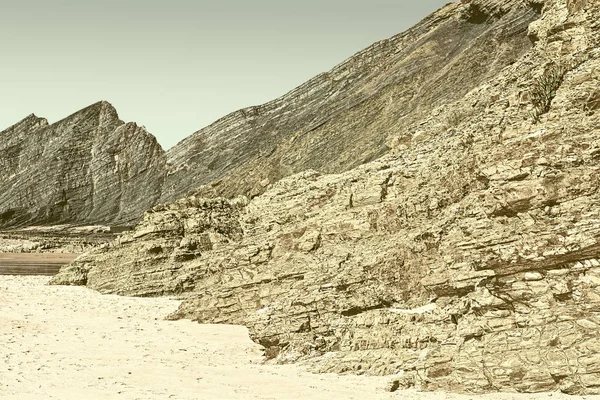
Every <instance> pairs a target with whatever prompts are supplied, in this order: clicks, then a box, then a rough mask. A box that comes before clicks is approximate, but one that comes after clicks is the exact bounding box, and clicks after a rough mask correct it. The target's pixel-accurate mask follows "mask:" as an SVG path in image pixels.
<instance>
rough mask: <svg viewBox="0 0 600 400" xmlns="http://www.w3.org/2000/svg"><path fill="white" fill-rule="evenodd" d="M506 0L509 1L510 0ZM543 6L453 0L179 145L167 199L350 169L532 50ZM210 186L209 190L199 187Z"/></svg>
mask: <svg viewBox="0 0 600 400" xmlns="http://www.w3.org/2000/svg"><path fill="white" fill-rule="evenodd" d="M500 3H501V4H500ZM538 17H539V6H536V5H535V4H529V3H526V2H522V1H515V0H511V1H502V2H499V1H487V2H473V3H471V4H466V5H465V4H459V3H452V4H449V5H447V6H446V7H444V8H442V9H441V10H439V11H438V12H436V13H434V14H432V15H430V16H429V17H427V18H425V19H424V20H423V21H422V22H420V23H419V24H417V25H416V26H415V27H413V28H411V29H409V30H408V31H406V32H404V33H401V34H398V35H396V36H394V37H392V38H390V39H386V40H382V41H380V42H377V43H375V44H374V45H372V46H371V47H369V48H367V49H365V50H363V51H361V52H359V53H358V54H356V55H354V56H353V57H351V58H349V59H348V60H346V61H344V62H343V63H341V64H339V65H338V66H336V67H335V68H333V69H332V70H331V71H329V72H326V73H323V74H321V75H319V76H317V77H315V78H314V79H312V80H310V81H308V82H307V83H305V84H303V85H302V86H300V87H298V88H296V89H295V90H293V91H291V92H290V93H288V94H286V95H285V96H283V97H281V98H279V99H276V100H274V101H272V102H270V103H267V104H264V105H262V106H258V107H250V108H246V109H243V110H240V111H238V112H236V113H233V114H231V115H228V116H226V117H225V118H223V119H221V120H219V121H217V122H215V123H214V124H212V125H210V126H208V127H206V128H204V129H202V130H200V131H198V132H196V133H195V134H193V135H191V136H190V137H188V138H187V139H185V140H184V141H182V142H181V143H179V144H178V145H176V146H175V147H174V148H172V149H171V150H169V152H168V159H169V163H170V164H171V166H172V168H171V169H170V171H169V174H168V177H167V183H166V185H165V188H164V190H163V194H162V197H161V202H167V201H174V200H176V199H178V198H180V197H181V196H182V195H184V194H186V193H188V192H196V193H198V194H200V195H203V196H211V197H212V196H224V197H234V196H236V195H246V196H249V197H252V196H255V195H257V194H259V193H262V192H263V191H264V190H265V188H266V187H267V186H268V184H270V183H273V182H276V181H277V180H278V179H280V178H282V177H284V176H287V175H290V174H292V173H296V172H301V171H304V170H306V169H314V170H317V171H319V172H322V173H335V172H341V171H345V170H347V169H350V168H353V167H356V166H358V165H360V164H363V163H365V162H368V161H370V160H373V159H375V158H377V157H379V156H381V155H383V154H384V153H385V152H386V151H387V150H388V149H389V146H390V145H392V144H391V143H390V140H393V139H394V138H397V137H398V134H400V133H405V134H412V133H415V131H417V130H418V129H419V128H418V127H415V123H416V122H418V121H420V120H421V119H423V118H424V117H426V116H428V115H429V114H430V113H431V112H432V110H433V109H434V108H435V107H437V106H439V105H442V104H444V103H447V102H449V101H454V100H456V99H458V98H460V97H462V96H463V95H464V94H465V93H467V92H468V91H469V90H470V89H472V88H474V87H476V86H478V85H479V84H481V83H482V82H485V81H486V80H488V79H490V78H491V77H493V76H494V75H495V74H497V73H498V72H499V71H500V70H501V69H502V68H504V67H505V66H507V65H509V64H510V63H512V62H514V61H515V60H516V59H518V58H519V57H520V56H521V55H522V54H523V53H524V52H526V51H527V50H528V49H529V48H530V46H531V42H530V40H529V39H528V37H527V35H526V30H527V25H528V24H529V23H530V22H531V21H533V20H534V19H536V18H538ZM202 185H204V187H202V189H201V190H199V191H196V189H197V188H198V187H200V186H202Z"/></svg>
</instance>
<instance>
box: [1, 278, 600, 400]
mask: <svg viewBox="0 0 600 400" xmlns="http://www.w3.org/2000/svg"><path fill="white" fill-rule="evenodd" d="M48 279H49V278H48V277H39V276H0V398H1V399H3V400H8V399H23V400H34V399H40V400H41V399H44V400H47V399H60V400H70V399H73V400H74V399H77V400H82V399H86V400H88V399H132V400H133V399H140V400H152V399H157V400H158V399H160V400H163V399H181V400H184V399H185V400H187V399H190V400H191V399H361V400H365V399H407V400H417V399H421V400H434V399H452V400H467V399H490V400H492V399H494V400H495V399H523V400H524V399H578V398H586V399H591V398H593V397H594V396H585V397H572V396H566V395H562V394H560V393H545V394H537V395H527V394H524V395H518V394H495V395H486V396H475V395H455V394H444V393H420V392H416V391H404V392H394V393H389V392H386V391H385V390H384V388H385V386H386V384H387V382H388V380H389V379H388V378H385V377H365V376H337V375H332V374H325V375H316V374H311V373H308V372H306V371H304V370H303V369H302V368H301V367H299V366H292V365H286V366H275V365H263V364H262V351H261V348H260V346H258V345H257V344H255V343H253V342H252V341H251V340H250V339H249V337H248V332H247V330H246V328H244V327H240V326H227V325H200V324H197V323H193V322H191V321H165V320H163V319H162V318H163V317H164V316H166V315H167V314H169V313H170V312H172V311H174V310H175V309H176V308H177V307H178V305H179V301H176V300H171V299H166V298H158V299H149V298H127V297H119V296H103V295H100V294H98V293H96V292H94V291H91V290H89V289H86V288H82V287H60V286H59V287H57V286H46V285H45V283H46V282H47V281H48Z"/></svg>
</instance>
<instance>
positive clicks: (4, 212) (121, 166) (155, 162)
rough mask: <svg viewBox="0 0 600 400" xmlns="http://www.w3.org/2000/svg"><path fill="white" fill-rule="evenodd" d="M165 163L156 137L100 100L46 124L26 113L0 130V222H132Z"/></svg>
mask: <svg viewBox="0 0 600 400" xmlns="http://www.w3.org/2000/svg"><path fill="white" fill-rule="evenodd" d="M165 164H166V157H165V154H164V151H163V150H162V148H161V147H160V145H159V144H158V143H157V142H156V139H155V138H154V137H153V136H152V135H150V134H149V133H148V132H146V130H145V129H144V128H142V127H138V126H137V125H136V124H134V123H127V124H125V123H124V122H123V121H121V120H119V118H118V116H117V112H116V111H115V109H114V108H113V107H112V106H111V105H110V104H109V103H107V102H99V103H96V104H94V105H92V106H90V107H87V108H85V109H83V110H81V111H79V112H77V113H75V114H73V115H71V116H69V117H67V118H65V119H63V120H61V121H59V122H56V123H54V124H52V125H48V122H47V121H46V120H45V119H43V118H38V117H36V116H35V115H30V116H29V117H27V118H25V119H24V120H22V121H21V122H19V123H17V124H16V125H14V126H12V127H10V128H8V129H7V130H5V131H3V132H0V187H1V188H2V190H1V191H0V226H11V225H28V224H59V223H114V224H126V223H131V222H136V221H138V220H139V217H140V215H141V214H142V213H143V212H144V211H145V210H147V209H148V208H150V207H152V206H153V205H154V204H156V202H157V200H158V198H159V197H160V194H161V188H162V184H163V181H164V176H165Z"/></svg>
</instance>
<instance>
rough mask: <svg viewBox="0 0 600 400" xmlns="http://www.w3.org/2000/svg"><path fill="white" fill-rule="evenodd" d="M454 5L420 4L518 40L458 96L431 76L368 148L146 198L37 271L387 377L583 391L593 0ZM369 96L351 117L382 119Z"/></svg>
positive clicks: (458, 386)
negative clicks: (254, 192)
mask: <svg viewBox="0 0 600 400" xmlns="http://www.w3.org/2000/svg"><path fill="white" fill-rule="evenodd" d="M462 3H463V4H453V5H451V6H449V7H448V8H446V9H444V10H442V11H441V12H440V13H441V14H439V13H438V14H436V15H438V16H439V15H446V14H445V13H447V14H448V15H447V16H446V19H447V21H450V20H451V19H454V20H455V21H459V20H460V21H466V22H461V23H465V24H466V23H469V24H473V25H475V26H476V27H478V28H476V27H475V28H472V29H480V30H481V35H483V36H482V37H483V38H485V32H488V31H489V30H490V29H492V30H493V29H497V31H496V32H497V34H498V35H500V34H499V33H498V32H504V31H503V29H506V30H507V32H514V34H515V35H516V36H515V38H517V37H519V38H520V39H518V40H517V39H515V43H520V41H521V40H524V39H523V36H525V35H526V37H527V38H529V39H530V40H531V41H532V42H534V43H535V46H534V47H533V48H532V49H531V50H530V51H528V52H526V53H525V54H522V55H518V54H517V55H515V54H514V49H506V51H507V52H509V53H511V54H513V56H514V57H516V58H515V59H514V60H513V62H512V64H511V65H509V66H507V67H505V68H502V70H501V71H500V72H499V73H496V74H495V76H493V77H490V78H489V79H487V80H485V81H479V82H478V83H479V84H478V85H477V87H475V88H473V89H472V90H469V91H468V93H466V94H465V95H464V96H462V97H460V98H458V95H460V94H462V92H461V91H460V90H461V89H462V88H460V89H459V87H460V82H462V81H461V80H453V77H456V79H458V75H457V76H455V75H453V73H452V71H451V70H446V74H445V75H444V74H440V75H439V80H438V84H439V85H440V86H444V85H449V86H448V87H454V88H455V90H456V93H455V96H457V98H456V101H454V102H451V103H449V102H448V97H445V98H444V97H441V98H440V102H439V103H435V104H436V105H437V107H434V108H433V109H432V111H431V113H429V114H428V115H423V114H422V113H420V112H419V110H418V107H417V106H416V105H415V107H417V109H416V110H412V111H411V110H406V111H405V113H406V116H405V117H403V118H401V120H403V119H406V120H407V121H411V120H412V121H413V122H406V124H407V125H402V124H401V123H400V122H398V124H399V125H396V126H399V127H402V129H400V128H398V130H397V131H395V132H391V131H388V135H389V137H387V139H386V140H387V142H388V143H389V144H390V145H391V146H392V147H393V151H392V152H391V153H390V154H388V155H385V156H383V157H380V158H378V159H377V160H375V161H371V162H368V163H366V164H364V165H361V166H358V167H356V168H353V169H351V170H348V171H345V172H342V173H339V174H330V175H327V174H322V173H319V172H315V171H310V170H308V171H304V172H302V173H299V174H296V175H293V176H290V177H287V178H284V179H282V180H279V181H278V182H277V183H274V184H272V185H270V186H269V187H268V188H267V190H266V191H265V192H264V193H263V194H261V195H259V196H256V197H254V198H252V199H250V200H247V199H246V198H244V197H240V198H237V199H235V200H226V199H222V198H217V199H201V198H198V197H189V198H187V199H183V200H180V201H177V202H175V203H173V204H170V205H167V206H161V207H158V208H155V209H153V210H152V211H150V212H147V213H146V214H145V216H144V219H143V221H142V223H141V224H140V225H139V226H138V227H137V228H136V229H135V230H134V231H133V232H130V233H127V234H125V235H123V236H122V237H121V238H120V239H119V240H118V241H116V242H114V243H112V244H110V245H108V246H106V247H104V248H102V249H99V250H96V251H94V252H91V253H88V254H86V255H84V256H82V257H80V258H79V259H78V260H76V261H75V262H74V263H72V264H71V265H69V266H68V267H65V268H63V270H62V271H61V273H60V274H59V275H58V276H57V277H56V278H55V280H54V283H62V284H87V285H88V286H89V287H91V288H94V289H97V290H100V291H102V292H105V293H117V294H123V295H138V296H151V295H162V294H179V295H181V296H182V297H183V298H184V299H185V301H184V303H183V304H182V306H181V307H180V309H179V310H178V312H177V313H175V314H174V315H173V316H172V317H173V318H192V319H195V320H197V321H199V322H203V323H234V324H244V325H246V326H248V327H249V329H250V332H251V335H252V337H253V339H254V340H256V341H257V342H259V343H261V344H262V345H264V346H265V348H266V353H267V356H268V357H269V358H272V359H274V360H275V361H278V362H295V361H300V362H304V363H306V364H307V365H309V366H310V367H311V368H312V369H313V370H315V371H322V372H355V373H373V374H392V375H394V376H395V377H394V381H395V382H394V384H393V385H392V387H394V388H397V387H408V386H413V385H414V386H419V387H421V388H424V389H431V390H436V389H444V390H453V391H470V392H486V391H498V390H500V391H504V390H517V391H522V392H535V391H544V390H557V389H560V390H562V391H564V392H566V393H572V394H577V393H578V394H599V393H600V334H599V327H600V317H599V316H598V309H599V307H600V261H599V260H600V208H599V207H598V204H600V192H599V188H600V181H599V179H600V178H599V176H600V175H599V169H600V164H599V163H598V161H599V159H600V138H599V136H598V132H599V131H600V114H599V110H600V101H599V99H600V92H599V90H600V89H599V88H600V52H599V51H598V48H599V45H600V23H599V22H598V21H599V20H600V4H599V3H598V2H593V1H582V0H579V1H573V0H568V1H565V0H547V1H545V2H542V1H529V2H526V1H523V2H521V1H502V0H480V1H478V0H472V1H465V2H462ZM532 9H533V10H540V11H542V10H543V13H542V14H543V15H542V17H541V18H540V19H539V20H537V21H535V22H533V23H531V24H529V26H528V29H527V30H525V29H524V28H523V29H521V31H520V35H521V36H519V35H518V34H517V32H516V31H514V30H513V28H512V27H514V25H512V24H511V21H521V22H519V24H525V23H526V21H527V20H528V19H530V17H531V16H532V15H533V14H531V13H532V12H533V11H532ZM524 16H527V17H524ZM435 18H437V17H435V16H434V17H430V19H429V20H428V21H431V20H435ZM448 23H450V22H448ZM456 23H458V22H456ZM440 24H441V26H444V22H441V23H440ZM460 26H466V25H460ZM519 26H521V25H519ZM493 27H496V28H493ZM465 29H466V28H465ZM499 37H500V38H502V35H500V36H499ZM529 39H528V40H529ZM482 40H484V39H482ZM484 43H485V40H484ZM503 46H505V45H503V44H502V41H501V40H500V41H497V42H496V47H497V49H494V50H491V49H490V48H488V47H485V48H488V50H489V51H493V52H495V53H496V54H498V52H501V51H502V50H498V49H502V48H503ZM422 51H423V52H427V51H428V47H427V46H424V48H423V49H422ZM386 65H387V66H388V67H389V66H390V65H391V64H390V63H386ZM415 67H416V66H415ZM477 68H487V65H486V64H482V65H479V67H477V65H474V66H473V69H474V70H476V69H477ZM557 71H559V72H557ZM463 72H464V71H463ZM376 73H377V75H383V76H386V78H385V79H389V80H394V79H396V78H395V77H394V76H395V75H393V74H392V75H390V76H387V75H386V72H385V71H383V70H378V71H377V72H376ZM444 76H445V77H446V78H444V79H449V80H450V82H453V83H451V84H450V83H448V82H447V81H445V80H444V79H442V77H444ZM471 78H472V77H468V78H466V79H465V82H468V81H469V80H470V79H471ZM550 78H552V79H550ZM554 78H556V79H554ZM385 79H384V80H385ZM465 92H466V90H465ZM540 93H541V94H544V96H540ZM365 102H368V101H367V100H365ZM360 104H363V103H360ZM392 104H393V102H392ZM407 104H410V103H407ZM355 107H359V106H358V105H357V106H355ZM355 109H356V110H358V109H360V107H359V108H355ZM374 109H377V110H378V113H379V115H380V116H379V117H378V118H374V119H372V120H369V119H365V118H367V117H366V116H365V115H364V114H361V113H358V114H357V116H358V118H359V120H357V121H363V122H360V123H365V124H369V122H368V121H372V122H371V123H373V124H376V125H377V124H379V123H380V122H381V121H383V120H385V119H386V118H390V119H389V120H390V121H391V118H394V121H398V119H397V115H396V114H394V113H393V112H392V109H379V108H374ZM398 110H400V108H398ZM411 112H412V113H413V114H411ZM413 118H414V120H413ZM364 121H367V122H364ZM375 121H379V122H375ZM358 123H359V122H357V124H358ZM275 126H277V125H275ZM326 126H327V123H326V124H325V125H322V126H320V127H317V128H315V129H326V128H325V127H326ZM311 132H313V131H311ZM362 133H364V131H362V132H361V134H362ZM307 135H310V133H307ZM360 137H361V136H360V135H359V134H357V140H359V141H360V140H361V139H360ZM207 140H208V139H207ZM210 140H212V139H210ZM231 140H235V137H232V138H231ZM296 140H300V141H301V140H302V138H301V137H298V138H297V139H296ZM368 140H371V139H368ZM293 143H294V142H292V143H288V145H293ZM314 143H321V142H319V141H318V140H316V139H315V142H314ZM322 143H325V142H324V141H323V142H322ZM361 143H362V144H361V145H362V146H366V143H371V142H368V141H367V142H361ZM325 146H327V145H325ZM198 151H200V152H201V151H202V149H199V150H198ZM275 151H279V150H275ZM368 151H370V148H369V149H367V152H368ZM225 154H227V153H225ZM307 154H310V151H308V153H307ZM376 154H377V151H375V152H374V153H372V154H371V153H369V154H368V156H367V158H371V157H374V156H375V155H376ZM321 166H322V165H321ZM328 168H329V167H328ZM331 168H332V169H335V168H334V167H331ZM182 171H184V170H182ZM181 174H184V172H181ZM181 176H184V175H181ZM240 179H241V178H240ZM224 184H226V183H224Z"/></svg>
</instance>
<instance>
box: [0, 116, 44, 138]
mask: <svg viewBox="0 0 600 400" xmlns="http://www.w3.org/2000/svg"><path fill="white" fill-rule="evenodd" d="M46 126H48V120H47V119H46V118H40V117H38V116H36V115H35V114H33V113H32V114H29V115H28V116H26V117H25V118H23V119H22V120H21V121H19V122H17V123H16V124H14V125H12V126H10V127H8V128H7V129H5V130H3V131H2V132H0V135H2V134H7V133H9V132H19V131H35V130H37V129H40V128H44V127H46Z"/></svg>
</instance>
